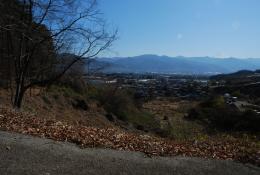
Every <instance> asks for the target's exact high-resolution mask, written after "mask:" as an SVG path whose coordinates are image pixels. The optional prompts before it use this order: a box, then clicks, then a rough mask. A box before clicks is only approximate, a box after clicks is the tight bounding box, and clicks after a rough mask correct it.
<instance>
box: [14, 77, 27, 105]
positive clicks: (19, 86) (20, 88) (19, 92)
mask: <svg viewBox="0 0 260 175" xmlns="http://www.w3.org/2000/svg"><path fill="white" fill-rule="evenodd" d="M23 82H24V81H23V80H21V79H19V80H18V81H17V82H16V91H15V96H14V103H13V107H14V108H16V109H20V108H21V107H22V101H23V97H24V94H25V91H26V89H25V88H24V84H23Z"/></svg>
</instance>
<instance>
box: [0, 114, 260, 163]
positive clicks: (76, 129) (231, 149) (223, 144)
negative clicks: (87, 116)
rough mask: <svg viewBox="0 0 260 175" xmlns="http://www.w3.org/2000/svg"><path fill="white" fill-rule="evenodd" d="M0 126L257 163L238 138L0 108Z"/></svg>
mask: <svg viewBox="0 0 260 175" xmlns="http://www.w3.org/2000/svg"><path fill="white" fill-rule="evenodd" d="M0 129H1V130H5V131H12V132H17V133H22V134H29V135H33V136H38V137H43V138H49V139H53V140H57V141H68V142H72V143H76V144H78V145H80V146H81V147H82V148H84V147H102V148H111V149H117V150H127V151H139V152H143V153H146V154H147V155H148V156H177V155H181V156H189V157H202V158H214V159H224V160H235V161H239V162H243V163H251V164H254V165H257V166H260V150H259V147H258V146H257V144H256V143H254V142H249V141H241V140H239V139H230V140H227V139H223V140H216V139H211V140H210V139H208V140H207V141H203V142H197V141H196V142H176V141H174V140H168V139H162V138H158V137H153V136H148V135H138V134H135V133H128V132H124V131H122V130H120V129H117V128H104V129H100V128H94V127H86V126H83V125H69V124H66V123H64V122H60V121H55V120H46V119H40V118H37V117H34V116H30V115H25V114H22V113H18V112H14V111H11V110H7V109H0Z"/></svg>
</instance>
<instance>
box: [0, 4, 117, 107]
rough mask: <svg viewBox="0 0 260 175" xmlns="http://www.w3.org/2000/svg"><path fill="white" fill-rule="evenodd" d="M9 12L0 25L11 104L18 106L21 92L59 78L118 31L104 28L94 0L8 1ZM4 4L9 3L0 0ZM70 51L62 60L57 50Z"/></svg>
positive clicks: (97, 51)
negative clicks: (8, 65) (6, 51)
mask: <svg viewBox="0 0 260 175" xmlns="http://www.w3.org/2000/svg"><path fill="white" fill-rule="evenodd" d="M11 1H12V2H13V3H14V4H13V5H14V6H13V9H12V10H13V11H14V12H15V13H14V14H15V15H12V13H5V14H4V15H5V16H4V17H3V19H5V20H7V21H9V22H7V23H0V28H1V30H3V31H5V32H7V33H8V34H9V35H8V36H10V37H9V38H8V45H10V48H11V49H10V50H11V52H10V53H9V54H8V59H10V60H12V61H11V63H12V64H13V65H12V67H13V68H14V79H15V93H14V98H13V106H14V107H15V108H20V107H21V104H22V100H23V97H24V94H25V92H26V91H27V90H28V89H29V88H31V87H33V86H46V85H49V84H51V83H53V82H55V81H57V80H58V79H59V78H61V77H62V76H63V75H64V74H65V73H66V72H67V71H68V70H69V69H70V68H71V67H72V66H73V65H74V64H76V63H77V62H80V61H82V60H88V59H89V60H91V59H93V58H95V57H96V56H97V55H98V54H100V53H101V52H102V51H104V50H106V49H108V48H109V47H110V46H111V44H112V43H113V41H114V40H115V39H116V36H117V31H116V30H113V31H108V29H107V25H106V22H105V21H104V20H103V19H102V18H101V17H102V15H101V13H100V12H99V10H98V8H97V7H98V6H97V1H96V0H11ZM0 5H7V6H9V7H8V8H11V7H10V4H8V3H7V4H0ZM64 53H66V54H70V55H73V57H72V59H70V61H63V57H62V56H61V55H62V54H64Z"/></svg>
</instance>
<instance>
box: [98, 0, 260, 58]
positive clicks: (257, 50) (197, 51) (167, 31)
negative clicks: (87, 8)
mask: <svg viewBox="0 0 260 175" xmlns="http://www.w3.org/2000/svg"><path fill="white" fill-rule="evenodd" d="M99 5H100V9H101V11H102V12H103V13H104V15H105V18H106V19H107V20H108V21H109V23H110V24H112V25H113V26H116V27H118V29H119V39H118V41H116V43H115V44H114V46H113V48H112V50H113V51H114V52H110V53H107V56H135V55H141V54H158V55H168V56H177V55H182V56H212V57H221V58H222V57H240V58H248V57H257V58H260V0H100V2H99Z"/></svg>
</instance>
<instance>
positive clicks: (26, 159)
mask: <svg viewBox="0 0 260 175" xmlns="http://www.w3.org/2000/svg"><path fill="white" fill-rule="evenodd" d="M0 174H1V175H12V174H15V175H16V174H18V175H24V174H35V175H58V174H62V175H73V174H75V175H81V174H82V175H86V174H97V175H106V174H111V175H112V174H113V175H116V174H122V175H126V174H133V175H136V174H148V175H153V174H162V175H167V174H175V175H180V174H184V175H190V174H195V175H208V174H212V175H229V174H232V175H233V174H234V175H244V174H245V175H246V174H248V175H259V174H260V169H259V168H256V167H253V166H250V165H242V164H237V163H234V162H230V161H216V160H203V159H198V158H183V157H175V158H160V157H158V158H147V157H145V155H144V154H141V153H133V152H120V151H113V150H105V149H84V150H83V149H80V148H78V147H77V146H75V145H73V144H69V143H61V142H54V141H52V140H48V139H40V138H34V137H30V136H24V135H19V134H11V133H7V132H0Z"/></svg>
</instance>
